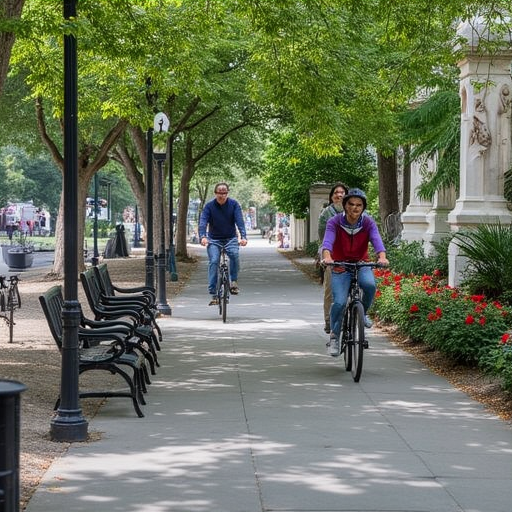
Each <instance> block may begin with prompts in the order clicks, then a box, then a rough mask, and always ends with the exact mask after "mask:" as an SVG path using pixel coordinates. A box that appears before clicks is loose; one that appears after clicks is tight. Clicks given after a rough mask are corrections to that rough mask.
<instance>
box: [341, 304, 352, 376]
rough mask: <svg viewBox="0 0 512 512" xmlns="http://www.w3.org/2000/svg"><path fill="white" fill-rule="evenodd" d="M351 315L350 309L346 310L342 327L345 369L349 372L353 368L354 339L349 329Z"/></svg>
mask: <svg viewBox="0 0 512 512" xmlns="http://www.w3.org/2000/svg"><path fill="white" fill-rule="evenodd" d="M348 323H349V315H348V310H346V311H345V316H344V318H343V325H342V328H341V350H342V351H343V359H344V360H345V370H346V371H347V372H349V371H350V370H352V340H351V334H350V330H349V328H348V327H349V325H348Z"/></svg>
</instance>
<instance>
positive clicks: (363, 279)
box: [322, 188, 389, 342]
mask: <svg viewBox="0 0 512 512" xmlns="http://www.w3.org/2000/svg"><path fill="white" fill-rule="evenodd" d="M343 210H344V211H343V212H342V213H339V214H337V215H335V216H334V217H332V218H331V219H329V220H328V221H327V226H326V229H325V236H324V240H323V243H322V260H323V262H324V263H326V264H330V263H331V264H332V263H333V262H334V261H350V262H357V261H367V260H368V244H369V242H371V244H372V246H373V249H374V250H375V253H376V254H377V258H378V260H377V261H378V263H380V264H381V265H388V263H389V262H388V259H387V258H386V249H385V247H384V243H383V242H382V237H381V236H380V233H379V229H378V227H377V224H376V223H375V221H374V220H373V219H372V218H371V217H370V216H369V215H368V214H366V213H364V211H365V210H366V195H365V193H364V192H363V191H362V190H360V189H358V188H352V189H350V190H349V191H348V194H346V195H345V196H344V197H343ZM359 286H360V287H361V288H362V290H363V300H362V302H363V307H364V313H365V317H364V319H365V326H366V327H368V328H369V327H371V326H372V322H371V320H370V318H369V317H368V315H367V313H368V310H369V309H370V306H371V305H372V303H373V298H374V297H375V291H376V285H375V278H374V275H373V271H372V269H371V268H369V267H367V268H362V269H360V271H359ZM331 288H332V295H333V303H332V306H331V333H330V339H329V342H331V340H334V341H335V340H336V339H337V338H338V336H339V334H340V330H341V321H342V315H343V311H344V309H345V304H346V303H347V297H348V293H349V288H350V273H349V272H345V271H344V269H343V268H340V267H333V269H332V280H331Z"/></svg>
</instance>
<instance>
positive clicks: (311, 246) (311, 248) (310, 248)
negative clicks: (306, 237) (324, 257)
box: [304, 240, 320, 258]
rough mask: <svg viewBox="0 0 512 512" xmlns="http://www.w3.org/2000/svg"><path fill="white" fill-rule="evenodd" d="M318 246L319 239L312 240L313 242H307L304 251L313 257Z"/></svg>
mask: <svg viewBox="0 0 512 512" xmlns="http://www.w3.org/2000/svg"><path fill="white" fill-rule="evenodd" d="M319 248H320V241H319V240H314V241H313V242H308V243H307V244H306V246H305V247H304V251H305V253H306V254H307V255H308V256H309V257H311V258H315V257H316V256H317V254H318V249H319Z"/></svg>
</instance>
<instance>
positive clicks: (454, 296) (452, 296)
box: [450, 292, 459, 299]
mask: <svg viewBox="0 0 512 512" xmlns="http://www.w3.org/2000/svg"><path fill="white" fill-rule="evenodd" d="M458 296H459V294H458V293H457V292H452V294H451V295H450V297H451V298H452V299H456V298H457V297H458Z"/></svg>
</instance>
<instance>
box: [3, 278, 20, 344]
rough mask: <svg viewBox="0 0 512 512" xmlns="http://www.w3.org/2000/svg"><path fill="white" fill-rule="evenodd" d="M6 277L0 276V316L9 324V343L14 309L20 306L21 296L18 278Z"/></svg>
mask: <svg viewBox="0 0 512 512" xmlns="http://www.w3.org/2000/svg"><path fill="white" fill-rule="evenodd" d="M6 282H7V278H6V277H5V276H0V318H3V319H4V320H5V322H6V323H7V325H8V326H9V343H12V341H13V336H14V325H15V322H14V310H15V309H19V308H21V297H20V292H19V289H18V282H19V278H18V276H16V275H12V276H10V277H9V284H8V285H7V284H6Z"/></svg>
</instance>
